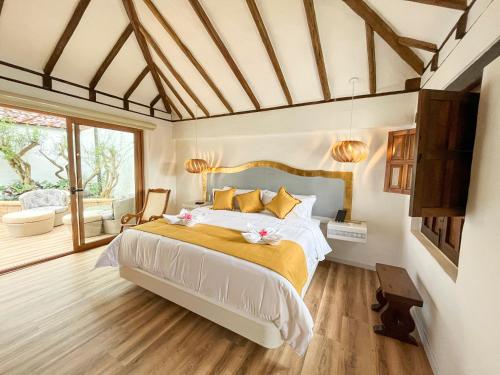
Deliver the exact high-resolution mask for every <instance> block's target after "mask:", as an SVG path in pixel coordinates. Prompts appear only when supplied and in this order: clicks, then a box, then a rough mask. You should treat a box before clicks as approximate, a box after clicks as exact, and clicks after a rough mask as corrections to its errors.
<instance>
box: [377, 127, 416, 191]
mask: <svg viewBox="0 0 500 375" xmlns="http://www.w3.org/2000/svg"><path fill="white" fill-rule="evenodd" d="M415 133H416V132H415V129H408V130H398V131H393V132H389V136H388V141H387V162H386V165H385V182H384V191H386V192H389V193H400V194H410V193H411V180H412V173H413V164H414V160H415Z"/></svg>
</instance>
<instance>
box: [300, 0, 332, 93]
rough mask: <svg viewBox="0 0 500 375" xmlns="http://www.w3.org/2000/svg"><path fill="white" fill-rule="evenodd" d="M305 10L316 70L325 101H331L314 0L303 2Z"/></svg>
mask: <svg viewBox="0 0 500 375" xmlns="http://www.w3.org/2000/svg"><path fill="white" fill-rule="evenodd" d="M303 2H304V10H305V12H306V18H307V25H308V27H309V35H310V36H311V43H312V47H313V51H314V59H315V60H316V68H317V70H318V76H319V80H320V83H321V90H322V91H323V98H324V99H325V100H328V99H331V97H332V95H331V93H330V86H329V85H328V75H327V73H326V66H325V59H324V57H323V49H322V48H321V39H320V37H319V31H318V23H317V21H316V11H315V10H314V1H313V0H303Z"/></svg>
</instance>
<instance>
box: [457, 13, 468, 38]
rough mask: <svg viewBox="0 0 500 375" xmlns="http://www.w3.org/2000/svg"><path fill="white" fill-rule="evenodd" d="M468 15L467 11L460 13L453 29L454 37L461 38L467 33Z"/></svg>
mask: <svg viewBox="0 0 500 375" xmlns="http://www.w3.org/2000/svg"><path fill="white" fill-rule="evenodd" d="M468 17H469V11H466V12H464V13H463V14H462V16H461V17H460V18H459V20H458V22H457V30H456V31H455V39H462V38H463V37H464V36H465V34H466V33H467V19H468Z"/></svg>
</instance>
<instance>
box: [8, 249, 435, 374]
mask: <svg viewBox="0 0 500 375" xmlns="http://www.w3.org/2000/svg"><path fill="white" fill-rule="evenodd" d="M101 252H102V251H101V250H97V249H96V250H90V251H85V252H82V253H77V254H73V255H69V256H66V257H63V258H60V259H56V260H52V261H50V262H46V263H43V264H40V265H37V266H33V267H29V268H26V269H23V270H19V271H16V272H13V273H10V274H6V275H2V276H0V306H1V309H2V324H0V348H2V350H0V373H1V374H12V375H15V374H30V373H37V374H84V373H88V374H110V375H111V374H278V373H279V374H304V375H309V374H318V375H319V374H332V375H333V374H338V375H348V374H350V375H354V374H363V375H386V374H398V375H405V374H412V375H428V374H432V371H431V369H430V366H429V363H428V361H427V358H426V356H425V353H424V351H423V349H422V347H421V346H419V347H416V346H413V345H409V344H404V343H401V342H399V341H397V340H394V339H390V338H387V337H383V336H378V335H375V334H374V333H373V329H372V324H374V323H376V322H378V320H379V317H378V315H377V314H376V313H374V312H373V311H371V309H370V304H371V303H372V302H373V299H374V294H375V289H376V275H375V273H374V272H373V271H368V270H363V269H360V268H356V267H350V266H345V265H341V264H337V263H330V262H322V263H321V264H320V265H319V266H318V270H317V271H316V274H315V275H314V279H313V282H312V284H311V287H310V289H309V291H308V292H307V294H306V297H305V303H306V305H307V307H308V308H309V311H310V312H311V315H312V317H313V319H314V321H315V326H314V337H313V339H312V341H311V344H310V346H309V349H308V351H307V353H306V355H305V356H303V357H299V356H298V355H297V354H295V353H294V352H293V350H292V349H290V347H288V346H286V345H284V346H283V347H281V348H279V349H275V350H267V349H264V348H262V347H260V346H258V345H256V344H254V343H252V342H250V341H248V340H246V339H244V338H242V337H240V336H238V335H236V334H234V333H232V332H230V331H228V330H227V329H224V328H222V327H220V326H218V325H216V324H214V323H212V322H210V321H209V320H207V319H204V318H201V317H199V316H198V315H196V314H194V313H191V312H189V311H187V310H185V309H183V308H181V307H179V306H177V305H175V304H174V303H171V302H169V301H167V300H165V299H163V298H161V297H158V296H156V295H154V294H153V293H150V292H148V291H146V290H144V289H142V288H140V287H138V286H135V285H134V284H132V283H130V282H128V281H126V280H123V279H121V278H120V277H119V276H118V273H117V271H116V270H115V269H111V268H101V269H96V270H93V267H94V264H95V261H96V259H97V257H98V256H99V255H100V254H101Z"/></svg>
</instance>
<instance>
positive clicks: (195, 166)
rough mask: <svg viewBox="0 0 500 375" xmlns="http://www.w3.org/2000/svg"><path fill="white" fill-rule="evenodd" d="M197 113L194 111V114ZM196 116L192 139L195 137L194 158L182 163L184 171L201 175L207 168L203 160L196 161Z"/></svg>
mask: <svg viewBox="0 0 500 375" xmlns="http://www.w3.org/2000/svg"><path fill="white" fill-rule="evenodd" d="M197 113H198V111H197V110H196V114H197ZM196 119H197V116H196V115H195V117H194V121H195V123H194V137H195V158H192V159H188V160H186V161H185V162H184V169H185V170H186V171H187V172H189V173H203V172H205V171H206V170H207V169H208V168H209V166H208V163H207V161H206V160H205V159H198V158H196V155H198V124H197V123H196Z"/></svg>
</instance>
